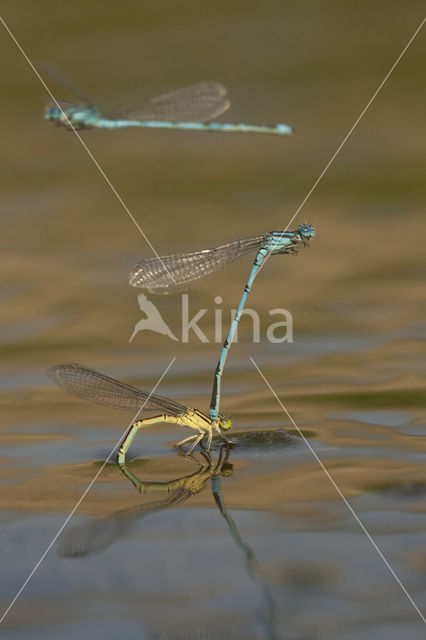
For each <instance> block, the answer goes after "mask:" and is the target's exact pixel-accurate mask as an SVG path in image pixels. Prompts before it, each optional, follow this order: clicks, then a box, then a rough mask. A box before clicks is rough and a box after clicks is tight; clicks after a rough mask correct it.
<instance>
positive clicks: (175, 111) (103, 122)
mask: <svg viewBox="0 0 426 640" xmlns="http://www.w3.org/2000/svg"><path fill="white" fill-rule="evenodd" d="M50 73H51V74H52V71H50ZM52 75H55V76H56V77H57V78H58V77H59V79H60V81H61V83H62V84H64V85H65V86H66V88H67V89H68V90H69V91H71V92H72V93H73V94H74V95H75V96H76V97H77V98H78V99H79V100H80V102H81V104H76V103H73V102H64V101H62V100H60V101H59V100H58V101H57V102H54V101H53V100H51V99H48V100H47V105H46V109H45V114H44V117H45V118H46V120H51V121H53V122H55V123H56V124H58V125H60V126H64V127H68V128H69V127H70V125H72V126H73V127H74V129H92V128H97V129H123V128H128V127H141V128H144V129H177V130H181V131H210V132H218V133H271V134H275V135H279V136H284V135H289V134H290V133H291V132H292V129H291V127H290V126H289V125H288V124H271V125H268V124H243V123H242V124H228V123H224V122H209V120H213V119H214V118H217V117H218V116H220V115H221V114H222V113H224V112H225V111H226V110H227V109H228V108H229V107H230V102H229V100H228V99H227V97H226V89H225V87H224V86H223V85H221V84H219V83H217V82H200V83H198V84H194V85H191V86H189V87H184V88H183V89H178V90H176V91H171V92H169V93H165V94H163V95H161V96H158V97H157V98H153V99H152V100H150V101H149V102H147V103H145V104H141V105H130V106H126V107H121V108H120V109H116V110H115V111H114V112H113V113H111V114H107V115H103V114H102V113H101V111H100V110H99V109H98V107H96V106H95V105H94V104H93V103H92V102H91V101H90V100H88V99H87V98H86V96H84V95H83V94H82V93H81V92H80V91H77V90H76V89H75V88H73V87H72V86H71V85H70V83H69V82H67V81H66V80H65V81H64V79H63V78H61V77H60V76H59V74H57V73H55V72H53V74H52Z"/></svg>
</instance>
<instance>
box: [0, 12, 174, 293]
mask: <svg viewBox="0 0 426 640" xmlns="http://www.w3.org/2000/svg"><path fill="white" fill-rule="evenodd" d="M0 21H1V23H2V24H3V26H4V28H5V29H6V31H7V32H8V34H9V35H10V37H11V38H12V40H13V42H14V43H15V44H16V46H17V47H18V49H19V51H20V52H21V53H22V55H23V57H24V58H25V60H26V62H27V63H28V64H29V66H30V67H31V69H32V70H33V72H34V73H35V75H36V76H37V78H38V79H39V80H40V82H41V84H42V85H43V87H44V89H45V91H46V92H47V93H48V94H49V96H50V98H51V99H52V101H53V102H54V103H55V105H56V106H57V107H58V109H59V110H60V111H62V114H63V115H64V117H65V119H66V121H67V125H68V126H69V127H70V129H72V131H73V132H74V133H75V135H76V137H77V139H78V140H79V142H80V144H81V145H82V147H83V148H84V150H85V151H86V152H87V154H88V156H89V158H90V159H91V160H92V162H93V164H94V165H95V167H96V168H97V169H98V171H99V173H100V174H101V176H102V177H103V178H104V180H105V182H106V183H107V185H108V186H109V188H110V189H111V191H112V192H113V194H114V195H115V197H116V198H117V200H118V201H119V203H120V204H121V206H122V207H123V209H124V210H125V212H126V213H127V215H128V216H129V218H130V219H131V220H132V222H133V224H134V225H135V226H136V228H137V229H138V231H139V233H140V234H141V236H142V237H143V239H144V240H145V242H146V243H147V244H148V246H149V247H150V249H151V251H152V252H153V253H154V255H155V256H156V258H158V260H159V261H160V262H161V264H162V266H163V268H164V270H165V271H166V272H167V274H168V276H169V277H170V279H171V280H172V282H175V279H174V278H173V276H172V274H171V273H170V271H169V270H168V268H167V267H166V265H165V264H164V262H163V260H162V259H161V256H159V255H158V253H157V252H156V250H155V249H154V247H153V245H152V244H151V242H150V241H149V239H148V236H147V235H146V234H145V233H144V231H143V230H142V228H141V227H140V225H139V224H138V222H137V221H136V219H135V217H134V216H133V215H132V213H131V212H130V210H129V208H128V207H127V205H126V203H125V202H124V200H123V198H122V197H121V196H120V194H119V193H118V191H117V189H116V188H115V187H114V185H113V184H112V182H111V180H110V179H109V178H108V176H107V175H106V173H105V171H104V170H103V169H102V167H101V166H100V164H99V162H98V161H97V160H96V158H95V156H94V155H93V153H92V152H91V151H90V149H89V147H88V146H87V144H86V143H85V142H84V140H83V138H82V137H81V136H80V134H79V133H78V131H77V130H76V128H75V127H74V126H73V124H72V123H71V122H70V120H69V119H68V116H67V114H66V113H65V111H63V110H62V109H61V107H60V105H59V103H58V102H57V100H56V98H55V96H54V95H53V93H52V92H51V90H50V89H49V87H48V86H47V84H46V83H45V81H44V80H43V78H42V77H41V75H40V73H39V72H38V71H37V69H36V68H35V66H34V64H33V63H32V62H31V60H30V59H29V57H28V55H27V54H26V53H25V51H24V49H23V48H22V46H21V45H20V44H19V42H18V41H17V39H16V38H15V36H14V35H13V33H12V31H11V30H10V28H9V27H8V25H7V24H6V22H5V21H4V19H3V18H2V17H1V16H0Z"/></svg>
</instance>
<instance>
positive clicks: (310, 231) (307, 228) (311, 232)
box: [297, 222, 315, 244]
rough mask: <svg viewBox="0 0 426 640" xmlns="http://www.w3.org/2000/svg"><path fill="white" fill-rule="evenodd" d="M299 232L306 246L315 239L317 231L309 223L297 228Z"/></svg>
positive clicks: (303, 223)
mask: <svg viewBox="0 0 426 640" xmlns="http://www.w3.org/2000/svg"><path fill="white" fill-rule="evenodd" d="M297 232H298V234H299V235H300V237H301V239H302V241H303V242H304V243H306V244H309V240H310V239H311V238H314V237H315V229H314V228H313V227H311V225H310V224H308V223H307V222H302V224H299V226H298V227H297Z"/></svg>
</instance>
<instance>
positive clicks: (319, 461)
mask: <svg viewBox="0 0 426 640" xmlns="http://www.w3.org/2000/svg"><path fill="white" fill-rule="evenodd" d="M249 357H250V360H251V361H252V363H253V365H254V366H255V368H256V369H257V371H258V372H259V374H260V376H261V377H262V378H263V380H264V382H265V384H266V386H267V387H268V388H269V390H270V391H271V393H272V395H273V396H274V397H275V399H276V401H277V402H278V404H279V405H280V407H281V409H282V410H283V411H284V413H285V414H286V415H287V417H288V419H289V420H290V422H291V424H292V425H293V427H294V428H295V429H296V431H297V432H298V434H299V436H300V437H301V438H302V439H303V441H304V443H305V444H306V446H307V447H308V449H309V451H310V452H311V453H312V455H313V456H314V458H315V460H316V461H317V462H318V464H319V465H320V467H321V469H322V470H323V471H324V473H325V475H326V476H327V478H328V479H329V480H330V482H331V484H332V485H333V487H334V488H335V489H336V491H337V493H338V494H339V496H340V497H341V499H342V500H343V502H344V503H345V505H346V506H347V508H348V509H349V511H350V512H351V514H352V516H353V517H354V518H355V520H356V522H357V523H358V524H359V526H360V527H361V529H362V531H363V532H364V533H365V535H366V536H367V538H368V539H369V541H370V542H371V544H372V545H373V547H374V548H375V550H376V551H377V553H378V554H379V556H380V557H381V559H382V560H383V562H384V563H385V565H386V566H387V568H388V569H389V571H390V572H391V574H392V575H393V577H394V578H395V580H396V581H397V583H398V584H399V586H400V587H401V589H402V591H403V592H404V593H405V595H406V596H407V598H408V600H409V601H410V602H411V604H412V605H413V607H414V608H415V610H416V611H417V613H418V614H419V616H420V618H421V619H422V620H423V622H424V623H425V624H426V618H425V617H424V615H423V614H422V612H421V611H420V609H419V607H418V606H417V605H416V603H415V602H414V600H413V598H412V597H411V596H410V594H409V593H408V591H407V589H406V588H405V587H404V585H403V584H402V582H401V580H400V579H399V578H398V576H397V575H396V573H395V571H394V570H393V569H392V567H391V565H390V564H389V562H388V561H387V560H386V558H385V556H384V555H383V553H382V551H381V550H380V549H379V547H378V546H377V543H376V542H375V541H374V540H373V538H372V537H371V535H370V534H369V532H368V531H367V529H366V527H365V525H364V524H363V522H362V521H361V520H360V518H359V516H358V515H357V514H356V512H355V511H354V509H353V508H352V507H351V505H350V504H349V502H348V500H347V499H346V498H345V496H344V495H343V493H342V491H341V489H340V488H339V487H338V485H337V484H336V482H335V481H334V480H333V478H332V476H331V475H330V473H329V472H328V471H327V469H326V468H325V466H324V463H323V462H322V460H321V459H320V457H319V456H318V454H317V453H316V452H315V451H314V449H313V448H312V445H311V443H310V442H309V440H307V439H306V438H305V436H304V435H303V433H302V431H301V430H300V429H299V427H298V426H297V424H296V423H295V421H294V420H293V418H292V417H291V415H290V414H289V412H288V411H287V409H286V408H285V406H284V405H283V403H282V402H281V400H280V399H279V397H278V396H277V394H276V393H275V391H274V389H273V388H272V387H271V385H270V383H269V382H268V380H267V379H266V378H265V376H264V375H263V373H262V371H261V370H260V369H259V367H258V366H257V364H256V362H255V361H254V360H253V358H252V357H251V356H249Z"/></svg>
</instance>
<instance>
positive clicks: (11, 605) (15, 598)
mask: <svg viewBox="0 0 426 640" xmlns="http://www.w3.org/2000/svg"><path fill="white" fill-rule="evenodd" d="M175 360H176V356H175V357H173V358H172V360H171V361H170V363H169V365H168V366H167V368H166V369H165V371H164V372H163V373H162V374H161V376H160V378H159V379H158V380H157V382H156V384H155V386H154V387H153V389H152V391H151V392H150V394H149V396H148V397H147V399H146V400H145V402H144V403H143V405H142V406H141V408H140V409H139V411H138V412H137V414H136V415H135V416H134V417H133V420H132V421H131V422H130V423H129V425H128V426H127V427H126V430H125V431H123V433H122V434H121V437H120V440H119V441H118V442H117V444H116V445H115V446H114V448H113V449H112V451H111V453H110V454H109V456H108V458H107V459H106V460H105V462H104V463H103V464H102V466H101V468H100V469H99V471H98V472H97V473H96V475H95V476H94V478H93V479H92V480H91V481H90V483H89V485H88V486H87V488H86V489H85V491H84V493H83V495H82V496H81V498H79V500H78V501H77V503H76V504H75V506H74V508H73V509H72V511H71V513H70V514H69V515H68V516H67V517H66V518H65V520H64V522H63V523H62V525H61V526H60V528H59V530H58V532H57V533H56V535H55V536H54V537H53V538H52V540H51V542H50V543H49V544H48V546H47V547H46V549H45V550H44V551H43V553H42V555H41V557H40V559H39V560H38V562H37V563H36V565H35V566H34V568H33V569H32V570H31V572H30V573H29V574H28V576H27V578H26V579H25V581H24V583H23V584H22V586H21V587H20V589H19V590H18V592H17V593H16V595H15V596H14V598H13V600H12V602H11V603H10V604H9V606H8V607H7V609H6V610H5V611H4V613H3V615H2V616H1V618H0V624H1V623H2V622H3V620H4V619H5V618H6V616H7V614H8V613H9V611H10V610H11V608H12V607H13V605H14V604H15V602H16V601H17V599H18V598H19V596H20V595H21V593H22V592H23V590H24V589H25V587H26V586H27V584H28V583H29V581H30V580H31V578H32V577H33V575H34V574H35V572H36V571H37V569H38V568H39V566H40V565H41V563H42V562H43V560H44V559H45V557H46V556H47V554H48V553H49V551H50V549H51V548H52V547H53V545H54V544H55V542H56V540H57V539H58V538H59V536H60V535H61V533H62V531H63V530H64V529H65V527H66V526H67V524H68V522H69V521H70V520H71V518H72V517H73V515H74V513H75V512H76V511H77V509H78V507H79V506H80V504H81V503H82V502H83V500H84V498H85V497H86V496H87V494H88V493H89V491H90V489H91V488H92V487H93V485H94V484H95V482H96V480H97V479H98V478H99V476H100V474H101V473H102V471H103V469H104V467H105V465H106V464H107V463H108V462H109V460H110V459H111V456H112V455H113V453H114V451H115V450H116V449H117V447H118V446H119V444H120V442H121V441H122V440H123V438H124V436H125V434H126V433H127V431H128V429H130V427H131V425H132V424H133V423H134V422H135V420H136V419H137V417H138V415H139V414H140V412H141V411H142V409H143V408H144V406H145V405H146V403H147V402H149V399H150V397H151V396H152V394H153V393H154V391H155V390H156V388H157V387H158V385H159V384H160V382H161V381H162V379H163V378H164V376H165V375H166V373H167V372H168V370H169V369H170V367H171V366H172V364H173V363H174V361H175Z"/></svg>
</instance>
